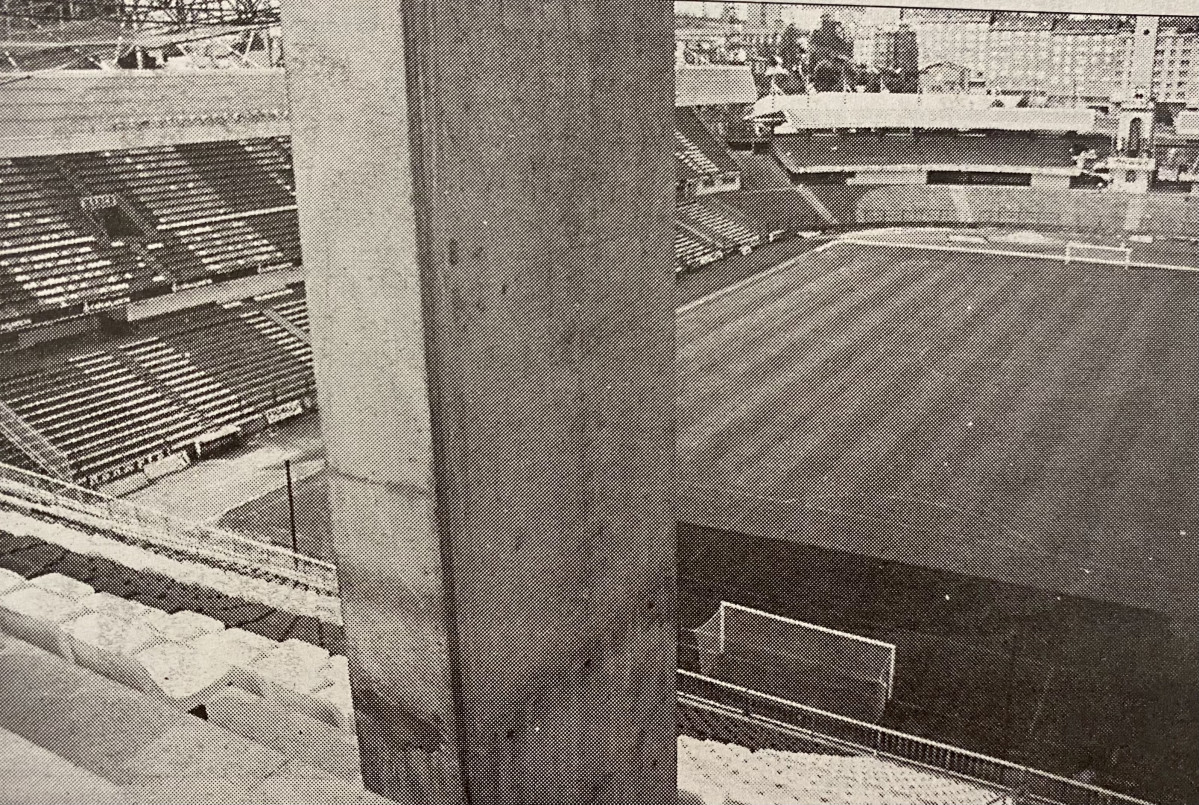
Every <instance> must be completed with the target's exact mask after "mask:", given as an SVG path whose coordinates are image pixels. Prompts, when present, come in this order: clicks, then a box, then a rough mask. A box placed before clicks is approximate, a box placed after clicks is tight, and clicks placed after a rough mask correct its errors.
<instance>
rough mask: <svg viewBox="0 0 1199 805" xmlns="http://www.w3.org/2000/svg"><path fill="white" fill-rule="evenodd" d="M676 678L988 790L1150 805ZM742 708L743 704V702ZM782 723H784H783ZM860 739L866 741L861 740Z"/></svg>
mask: <svg viewBox="0 0 1199 805" xmlns="http://www.w3.org/2000/svg"><path fill="white" fill-rule="evenodd" d="M677 673H678V676H679V678H680V680H688V681H690V682H692V683H694V684H696V685H697V686H703V685H707V686H710V687H711V688H713V689H714V690H715V691H716V692H719V691H725V692H728V693H732V694H734V695H735V696H739V697H743V699H745V700H749V701H752V700H755V699H756V700H759V701H761V702H764V703H767V704H769V705H771V706H772V707H773V708H775V710H774V712H775V713H781V714H783V715H784V716H792V717H793V716H795V715H798V716H799V717H800V718H798V719H796V720H801V719H802V721H803V722H806V723H802V724H800V725H797V726H800V727H801V728H802V729H805V730H808V731H810V732H812V733H813V734H815V735H821V736H825V737H828V738H831V739H832V740H833V741H835V742H836V743H838V744H846V745H852V746H854V747H855V748H857V749H858V750H860V751H862V752H868V753H870V754H874V755H877V756H881V757H886V758H888V759H891V760H897V761H900V762H903V763H916V764H919V765H923V766H931V767H934V768H937V769H939V770H941V771H944V772H947V773H950V774H953V775H955V776H964V777H969V778H974V779H978V780H982V781H984V782H987V783H988V784H991V785H1002V786H1007V787H1011V788H1013V789H1016V788H1018V789H1019V790H1020V791H1021V792H1022V793H1023V795H1024V796H1025V797H1028V798H1030V799H1033V800H1035V801H1037V802H1041V803H1045V804H1046V805H1116V803H1123V804H1125V805H1153V803H1151V802H1149V801H1147V800H1143V799H1138V798H1136V797H1132V796H1128V795H1126V794H1120V793H1118V792H1115V791H1111V790H1108V789H1105V788H1100V787H1099V786H1095V785H1091V784H1089V783H1084V782H1080V781H1078V780H1071V779H1070V778H1068V777H1061V776H1059V775H1056V774H1052V773H1050V772H1046V771H1040V770H1039V769H1034V768H1031V767H1029V766H1024V765H1021V764H1019V763H1013V762H1011V761H1008V760H1001V759H999V758H994V757H990V756H988V755H984V754H982V753H979V752H972V751H971V750H969V749H962V748H960V747H956V746H951V745H950V744H945V743H941V742H939V741H934V740H931V739H929V738H921V737H919V736H916V735H909V734H907V733H903V732H899V731H898V730H893V729H889V728H887V727H882V726H879V725H878V724H870V723H868V722H865V721H858V720H857V719H854V718H850V717H849V716H843V715H839V714H837V713H830V712H828V711H826V710H820V709H818V708H816V707H810V706H808V705H804V704H800V703H798V702H793V701H790V700H788V699H783V698H781V697H778V696H772V695H771V694H768V693H763V692H761V691H756V690H750V689H749V688H743V687H741V686H739V685H734V684H733V683H731V682H725V681H723V680H719V679H713V678H712V677H708V676H704V675H702V674H697V673H694V672H692V671H686V670H684V669H682V668H680V669H678V672H677ZM690 695H697V694H690ZM746 703H747V704H748V701H747V702H746ZM743 712H744V713H745V714H746V715H752V716H753V717H754V718H755V720H762V721H764V722H765V721H770V720H771V719H770V717H767V716H763V715H761V714H760V713H752V711H751V710H750V709H748V708H745V709H743ZM776 717H777V716H776ZM813 721H815V722H818V723H822V725H823V727H824V729H821V727H820V726H817V724H816V723H812V722H813ZM783 723H787V722H786V721H783ZM838 728H840V729H842V730H844V731H846V732H849V733H851V734H852V735H853V737H852V738H846V737H841V736H838V735H831V734H829V733H828V732H826V730H836V729H838ZM862 738H866V739H868V740H861V739H862Z"/></svg>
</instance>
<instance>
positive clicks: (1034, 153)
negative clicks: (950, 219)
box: [773, 132, 1107, 174]
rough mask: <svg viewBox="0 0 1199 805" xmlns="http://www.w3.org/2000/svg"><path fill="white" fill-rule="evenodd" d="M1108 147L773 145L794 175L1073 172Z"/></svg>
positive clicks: (907, 142)
mask: <svg viewBox="0 0 1199 805" xmlns="http://www.w3.org/2000/svg"><path fill="white" fill-rule="evenodd" d="M1106 147H1107V138H1105V137H1099V136H1096V137H1090V138H1086V139H1082V138H1067V137H1047V136H1028V135H1009V136H981V135H980V136H971V135H953V134H937V133H928V132H925V133H920V134H917V135H902V136H897V135H891V134H884V135H850V134H845V135H838V136H835V137H830V136H820V135H815V136H812V135H804V134H788V135H781V136H779V137H777V138H776V139H775V142H774V145H773V148H774V151H775V153H776V154H777V155H778V158H779V160H780V161H781V162H782V164H783V165H784V166H785V167H786V168H787V170H789V171H791V172H792V173H795V174H802V173H807V172H812V171H815V172H828V171H830V170H836V169H848V170H852V169H853V168H855V167H859V166H879V165H920V166H944V165H986V166H995V167H1008V168H1013V169H1027V168H1072V167H1074V165H1075V160H1074V157H1075V155H1076V154H1078V153H1080V152H1081V151H1086V150H1090V149H1092V148H1097V149H1101V150H1102V149H1105V148H1106Z"/></svg>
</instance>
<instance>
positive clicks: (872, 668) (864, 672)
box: [694, 601, 895, 701]
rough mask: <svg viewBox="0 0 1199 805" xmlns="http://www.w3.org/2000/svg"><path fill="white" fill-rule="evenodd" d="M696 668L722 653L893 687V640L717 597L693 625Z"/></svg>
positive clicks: (709, 669) (886, 691)
mask: <svg viewBox="0 0 1199 805" xmlns="http://www.w3.org/2000/svg"><path fill="white" fill-rule="evenodd" d="M694 631H695V637H696V648H697V649H698V650H699V665H700V671H701V672H702V673H703V674H704V675H705V676H711V675H712V674H713V669H714V666H715V665H716V663H717V661H718V660H719V658H721V657H722V656H729V657H734V658H741V659H742V660H746V661H750V662H752V663H755V664H759V665H764V666H766V667H773V668H775V670H776V671H778V672H779V673H781V674H783V675H786V674H787V673H788V672H789V671H794V672H798V671H801V670H803V669H811V668H813V667H816V668H821V669H823V671H824V672H825V673H831V674H835V675H838V676H840V677H844V678H847V679H856V680H858V681H859V682H861V683H863V684H865V685H867V686H870V687H875V686H877V688H879V689H881V691H882V693H883V697H884V699H883V700H884V701H885V700H886V699H889V698H891V694H892V692H893V690H894V687H895V645H894V644H892V643H885V642H883V641H881V640H874V639H872V638H869V637H862V636H860V635H855V634H851V633H850V632H843V631H840V630H838V629H830V628H828V627H826V626H818V625H816V624H814V623H805V622H803V621H798V620H794V619H792V618H784V617H782V616H780V615H775V614H774V613H772V612H766V611H764V610H760V609H751V608H750V607H745V606H741V605H739V604H733V603H730V602H728V601H721V602H720V608H719V609H717V611H716V612H715V614H713V615H712V617H711V618H709V619H708V620H707V621H706V622H705V623H703V624H700V626H698V627H697V628H696V629H695V630H694Z"/></svg>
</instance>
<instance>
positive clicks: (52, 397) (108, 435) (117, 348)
mask: <svg viewBox="0 0 1199 805" xmlns="http://www.w3.org/2000/svg"><path fill="white" fill-rule="evenodd" d="M278 304H281V305H285V306H287V309H288V311H289V312H290V314H291V316H292V317H295V320H296V321H302V322H304V323H306V316H307V314H306V312H305V311H304V308H303V300H302V299H297V298H296V297H295V296H292V295H289V296H288V297H287V298H286V299H280V300H278ZM280 315H282V314H280ZM313 382H314V381H313V375H312V349H311V347H310V346H309V345H308V343H307V342H306V341H305V340H303V339H301V338H299V337H298V336H297V335H296V334H295V333H294V332H292V331H289V330H288V329H286V328H284V327H283V326H281V325H280V324H279V323H277V321H275V320H273V319H272V318H270V317H269V316H267V315H266V314H265V313H264V312H263V311H262V309H261V306H259V305H257V304H254V303H232V304H230V305H229V306H228V307H221V306H217V305H209V306H206V307H204V308H200V309H194V310H192V311H187V312H185V313H182V314H176V315H172V316H167V317H163V318H161V319H158V320H154V321H151V322H149V323H147V324H146V325H145V326H143V327H142V328H140V329H139V332H138V333H137V334H135V335H130V336H124V337H120V338H115V339H111V340H109V341H107V342H101V344H100V345H98V346H97V345H95V344H94V343H93V344H91V345H86V346H68V347H67V348H65V349H64V350H62V351H61V352H59V353H57V354H55V353H53V352H46V351H44V350H43V351H42V353H39V354H32V353H26V354H19V355H18V356H17V358H16V359H15V360H14V361H12V362H11V364H9V365H7V366H6V367H5V371H4V372H3V374H0V401H2V402H4V403H5V404H6V405H7V406H8V407H9V408H11V409H12V410H13V411H14V412H15V413H16V414H17V415H18V416H20V417H21V418H22V419H23V420H24V421H25V422H26V423H27V424H28V425H29V426H30V427H32V428H34V429H36V430H37V431H38V432H39V433H40V434H41V435H42V436H43V437H45V438H46V439H47V440H48V441H49V442H50V443H51V444H52V445H54V446H55V447H56V448H58V449H59V450H61V451H62V452H63V453H65V454H66V455H67V456H68V459H69V460H70V462H71V464H72V466H73V468H74V471H75V473H76V478H77V480H81V481H84V482H86V483H90V484H103V483H107V482H109V481H112V480H115V479H117V478H119V477H122V476H124V475H127V474H129V473H131V472H135V471H137V470H139V469H141V468H142V467H144V466H145V465H146V464H149V463H151V462H154V461H157V460H159V459H161V458H164V457H166V456H168V455H170V454H172V453H176V452H180V451H182V450H186V449H187V448H188V447H189V446H190V445H191V444H192V443H193V442H194V441H195V440H196V439H197V438H198V437H199V436H200V435H201V434H204V433H210V432H216V431H220V430H221V429H222V428H226V427H228V426H239V427H244V426H246V425H247V424H248V423H252V422H254V421H256V420H257V419H259V418H261V417H262V416H263V414H264V413H265V412H267V411H268V410H270V409H272V408H275V407H277V406H279V405H281V404H284V403H290V402H292V401H295V400H301V399H303V398H305V397H307V396H309V395H311V393H312V388H313ZM10 452H11V451H10Z"/></svg>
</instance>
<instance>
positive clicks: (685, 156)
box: [674, 108, 741, 198]
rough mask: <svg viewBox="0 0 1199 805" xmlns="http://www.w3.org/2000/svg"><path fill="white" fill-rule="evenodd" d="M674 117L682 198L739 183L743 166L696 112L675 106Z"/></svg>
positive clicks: (734, 186) (728, 187)
mask: <svg viewBox="0 0 1199 805" xmlns="http://www.w3.org/2000/svg"><path fill="white" fill-rule="evenodd" d="M674 119H675V141H676V142H675V157H676V160H677V162H678V194H679V196H680V198H687V197H690V196H694V195H696V194H697V193H705V192H715V191H719V190H729V189H735V188H736V187H738V186H739V183H740V177H741V169H740V168H739V167H738V166H737V163H736V162H735V161H734V160H733V157H732V155H731V154H730V153H729V150H728V148H726V147H725V146H724V144H723V143H721V142H720V141H719V140H718V139H716V136H715V135H714V134H712V132H711V131H710V130H709V129H708V127H707V126H706V125H704V123H703V121H701V120H700V119H699V118H698V117H697V116H696V114H695V112H694V111H693V110H692V109H690V108H676V109H675V112H674Z"/></svg>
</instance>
